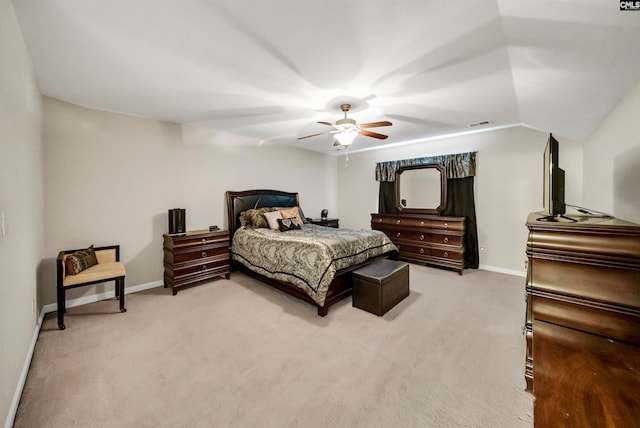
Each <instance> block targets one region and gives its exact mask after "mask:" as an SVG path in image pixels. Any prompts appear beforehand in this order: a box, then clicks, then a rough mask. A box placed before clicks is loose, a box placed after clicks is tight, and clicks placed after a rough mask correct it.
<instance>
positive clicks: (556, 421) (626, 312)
mask: <svg viewBox="0 0 640 428" xmlns="http://www.w3.org/2000/svg"><path fill="white" fill-rule="evenodd" d="M540 216H541V214H540V213H532V214H530V215H529V218H528V219H527V228H528V229H529V238H528V241H527V258H528V268H527V282H526V299H527V314H526V325H525V333H526V344H527V353H526V363H525V366H526V367H525V379H526V381H527V389H528V390H530V391H532V392H533V395H534V397H535V400H534V426H535V427H536V428H541V427H631V426H637V424H638V421H640V225H637V224H634V223H629V222H625V221H621V220H616V219H606V218H602V217H593V216H582V215H571V217H572V218H574V219H575V220H577V221H576V222H569V221H565V220H563V219H560V220H558V221H557V222H548V221H538V220H537V219H538V218H539V217H540Z"/></svg>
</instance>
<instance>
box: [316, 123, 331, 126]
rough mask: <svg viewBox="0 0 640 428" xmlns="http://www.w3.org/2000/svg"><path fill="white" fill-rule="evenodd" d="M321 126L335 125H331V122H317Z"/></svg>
mask: <svg viewBox="0 0 640 428" xmlns="http://www.w3.org/2000/svg"><path fill="white" fill-rule="evenodd" d="M317 123H319V124H321V125H328V126H333V123H329V122H317Z"/></svg>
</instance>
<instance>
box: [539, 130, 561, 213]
mask: <svg viewBox="0 0 640 428" xmlns="http://www.w3.org/2000/svg"><path fill="white" fill-rule="evenodd" d="M558 151H559V150H558V140H556V139H555V138H553V135H552V134H549V140H548V141H547V146H546V148H545V149H544V165H543V166H544V172H543V180H544V186H543V189H542V192H543V204H544V210H545V212H546V213H547V216H545V217H541V218H539V219H538V220H546V221H557V220H558V217H564V216H563V214H564V213H565V211H566V205H565V203H564V170H563V169H561V168H560V167H559V166H558Z"/></svg>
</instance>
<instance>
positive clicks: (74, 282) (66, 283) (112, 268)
mask: <svg viewBox="0 0 640 428" xmlns="http://www.w3.org/2000/svg"><path fill="white" fill-rule="evenodd" d="M93 250H94V251H95V254H96V259H97V260H98V264H96V265H94V266H91V267H89V268H87V269H85V270H83V271H82V272H80V273H78V274H76V275H66V272H65V260H66V258H67V257H68V255H69V254H72V253H75V252H76V251H80V250H64V251H60V253H58V258H57V260H56V266H57V277H58V281H57V282H58V328H59V329H60V330H64V329H65V325H64V313H65V292H66V290H68V289H70V288H77V287H83V286H85V285H90V284H97V283H100V282H106V281H115V288H116V299H119V300H120V312H126V311H127V310H126V309H125V307H124V278H125V275H126V273H125V269H124V266H123V265H122V263H120V246H119V245H110V246H106V247H98V248H94V249H93Z"/></svg>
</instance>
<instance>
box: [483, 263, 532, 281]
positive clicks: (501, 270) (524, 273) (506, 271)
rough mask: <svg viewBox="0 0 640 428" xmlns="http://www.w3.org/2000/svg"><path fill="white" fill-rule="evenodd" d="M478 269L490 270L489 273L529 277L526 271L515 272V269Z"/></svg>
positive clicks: (484, 267) (485, 267) (488, 267)
mask: <svg viewBox="0 0 640 428" xmlns="http://www.w3.org/2000/svg"><path fill="white" fill-rule="evenodd" d="M478 269H482V270H488V271H491V272H498V273H504V274H507V275H514V276H521V277H523V278H526V276H527V272H525V271H519V270H513V269H504V268H498V267H493V266H486V265H480V266H478Z"/></svg>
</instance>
